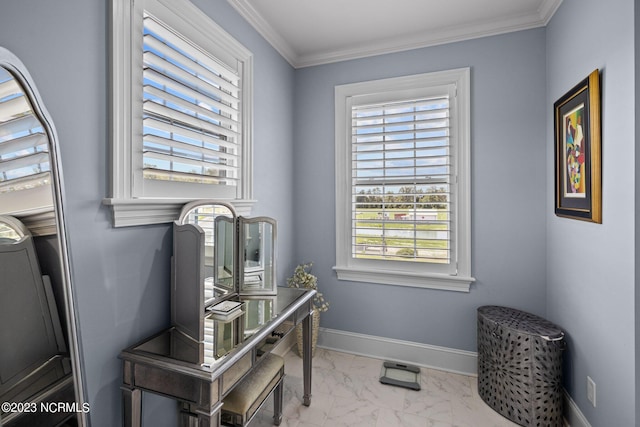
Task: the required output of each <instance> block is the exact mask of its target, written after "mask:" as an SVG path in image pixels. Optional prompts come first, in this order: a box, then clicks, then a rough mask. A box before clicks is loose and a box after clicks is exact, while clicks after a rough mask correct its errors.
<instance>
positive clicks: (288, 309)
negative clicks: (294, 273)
mask: <svg viewBox="0 0 640 427" xmlns="http://www.w3.org/2000/svg"><path fill="white" fill-rule="evenodd" d="M314 294H315V291H311V290H308V289H298V288H288V287H278V293H277V295H269V296H257V295H255V296H254V295H252V296H234V297H233V298H231V299H229V300H226V301H229V302H231V301H233V302H238V303H240V304H241V305H240V307H239V308H238V309H236V310H233V311H232V312H230V313H226V314H221V313H215V312H212V311H208V312H207V314H205V315H204V322H205V337H204V342H197V341H195V340H193V339H192V338H190V337H189V336H187V335H186V334H184V333H182V332H181V331H180V330H179V329H177V328H175V327H172V328H170V329H167V330H165V331H164V332H162V333H160V334H158V335H156V336H155V337H152V338H151V339H148V340H146V341H145V342H143V343H141V344H138V345H136V346H134V347H131V348H130V349H129V350H125V353H127V352H130V353H137V354H140V353H143V354H148V355H152V356H156V357H160V358H169V359H173V360H175V361H182V362H186V363H188V364H199V365H200V368H202V369H205V370H215V369H216V367H217V366H218V365H219V364H220V362H222V361H223V360H225V359H227V358H230V357H233V356H238V354H236V353H238V350H239V349H240V348H243V347H245V346H247V345H251V346H252V347H256V348H257V351H258V352H260V351H261V350H260V348H261V347H263V346H267V347H268V346H269V345H271V346H273V345H275V344H277V341H278V339H280V338H282V336H284V335H285V334H286V333H288V332H289V331H290V330H291V329H293V327H294V326H293V324H290V325H289V324H287V325H282V323H283V322H284V321H285V320H286V318H288V317H290V316H291V315H292V314H293V313H295V312H296V310H297V309H299V308H301V307H303V306H305V303H307V304H310V301H311V299H312V297H313V295H314ZM308 307H310V305H309V306H308ZM287 323H288V322H287ZM258 341H259V342H258ZM245 353H246V351H244V352H242V354H245Z"/></svg>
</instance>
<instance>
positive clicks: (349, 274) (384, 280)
mask: <svg viewBox="0 0 640 427" xmlns="http://www.w3.org/2000/svg"><path fill="white" fill-rule="evenodd" d="M333 269H334V270H335V271H336V273H337V274H338V280H349V281H353V282H367V283H381V284H384V285H395V286H410V287H415V288H426V289H440V290H446V291H455V292H469V289H470V287H471V283H473V282H475V280H476V279H475V278H473V277H467V276H451V275H446V274H416V273H411V272H403V271H388V270H374V269H367V270H364V269H357V268H353V267H337V266H336V267H333Z"/></svg>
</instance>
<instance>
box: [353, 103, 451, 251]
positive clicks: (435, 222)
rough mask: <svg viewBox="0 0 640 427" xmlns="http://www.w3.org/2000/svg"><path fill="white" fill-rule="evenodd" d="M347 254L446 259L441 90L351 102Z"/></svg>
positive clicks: (445, 133) (446, 157) (447, 173)
mask: <svg viewBox="0 0 640 427" xmlns="http://www.w3.org/2000/svg"><path fill="white" fill-rule="evenodd" d="M351 132H352V134H351V147H352V156H351V159H352V169H351V170H352V190H353V192H352V231H353V235H352V241H353V244H352V256H353V257H355V258H373V259H388V260H398V261H415V262H432V263H449V262H450V260H451V256H450V247H451V245H450V235H451V228H450V224H451V223H450V217H451V211H450V205H451V203H450V185H449V184H450V182H451V163H450V157H451V156H450V144H449V97H448V95H444V96H438V97H430V98H425V99H415V100H413V99H412V100H405V101H400V102H389V103H380V104H371V105H358V106H354V107H353V108H352V125H351Z"/></svg>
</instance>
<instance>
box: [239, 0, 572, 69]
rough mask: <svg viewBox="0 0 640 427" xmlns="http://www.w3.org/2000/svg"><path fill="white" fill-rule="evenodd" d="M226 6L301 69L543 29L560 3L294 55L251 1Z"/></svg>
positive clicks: (549, 2)
mask: <svg viewBox="0 0 640 427" xmlns="http://www.w3.org/2000/svg"><path fill="white" fill-rule="evenodd" d="M227 1H228V2H229V4H230V5H231V6H232V7H233V8H234V9H235V10H236V11H237V12H238V13H239V14H240V15H241V16H242V17H243V18H244V19H245V20H247V22H249V24H251V26H253V28H254V29H255V30H256V31H257V32H258V33H259V34H260V35H262V37H264V38H265V39H266V40H267V41H268V42H269V43H270V44H271V45H272V46H273V48H274V49H275V50H276V51H278V53H280V55H282V56H283V57H284V59H285V60H287V62H289V64H291V65H292V66H293V67H294V68H304V67H310V66H315V65H322V64H328V63H332V62H340V61H348V60H351V59H357V58H364V57H369V56H376V55H383V54H388V53H395V52H402V51H407V50H412V49H419V48H424V47H430V46H436V45H442V44H447V43H454V42H459V41H464V40H471V39H476V38H481V37H487V36H493V35H499V34H506V33H510V32H515V31H522V30H528V29H532V28H538V27H544V26H546V25H547V24H548V23H549V21H550V20H551V18H552V17H553V15H554V14H555V12H556V11H557V10H558V7H560V4H561V3H562V0H544V1H543V3H542V4H541V5H540V7H539V8H538V10H537V11H535V12H533V13H529V14H520V15H514V16H506V17H502V18H499V19H496V20H493V21H483V22H478V23H477V24H475V25H460V26H452V27H447V28H443V29H440V30H437V31H432V32H428V33H424V34H420V35H418V36H413V37H401V38H397V39H391V40H385V41H375V42H371V43H367V44H361V45H355V46H350V47H345V48H343V49H337V50H331V51H329V50H328V51H326V52H322V53H317V54H309V55H306V54H298V53H296V52H295V51H294V50H293V48H292V47H291V45H290V44H289V43H288V42H287V41H286V40H285V39H284V38H282V36H280V34H279V33H278V32H277V31H276V30H275V29H274V28H273V26H271V24H269V22H267V21H266V20H265V19H264V18H263V17H262V16H261V15H260V13H258V11H256V10H255V8H254V7H253V6H252V5H251V3H250V1H251V0H227Z"/></svg>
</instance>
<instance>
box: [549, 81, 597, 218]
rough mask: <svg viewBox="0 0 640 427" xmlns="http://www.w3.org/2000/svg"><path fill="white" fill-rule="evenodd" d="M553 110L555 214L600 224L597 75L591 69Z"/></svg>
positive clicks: (556, 103) (558, 101) (557, 102)
mask: <svg viewBox="0 0 640 427" xmlns="http://www.w3.org/2000/svg"><path fill="white" fill-rule="evenodd" d="M553 107H554V129H555V166H556V167H555V213H556V215H558V216H562V217H567V218H573V219H579V220H583V221H590V222H595V223H598V224H601V223H602V170H601V169H602V157H601V141H600V133H601V130H600V129H601V128H600V73H599V71H598V70H594V71H593V72H592V73H591V74H589V76H588V77H587V78H586V79H584V80H583V81H581V82H580V83H579V84H577V85H576V86H575V87H574V88H573V89H571V90H570V91H569V92H567V93H566V94H565V95H563V96H562V97H561V98H560V99H558V100H557V101H556V102H555V104H554V105H553Z"/></svg>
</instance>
